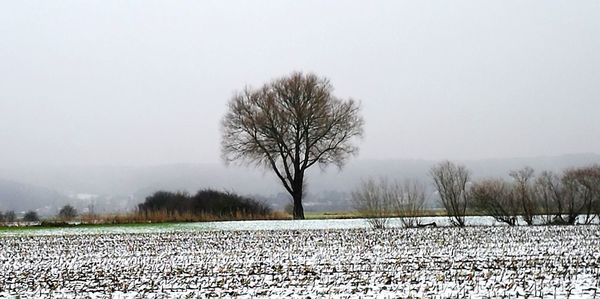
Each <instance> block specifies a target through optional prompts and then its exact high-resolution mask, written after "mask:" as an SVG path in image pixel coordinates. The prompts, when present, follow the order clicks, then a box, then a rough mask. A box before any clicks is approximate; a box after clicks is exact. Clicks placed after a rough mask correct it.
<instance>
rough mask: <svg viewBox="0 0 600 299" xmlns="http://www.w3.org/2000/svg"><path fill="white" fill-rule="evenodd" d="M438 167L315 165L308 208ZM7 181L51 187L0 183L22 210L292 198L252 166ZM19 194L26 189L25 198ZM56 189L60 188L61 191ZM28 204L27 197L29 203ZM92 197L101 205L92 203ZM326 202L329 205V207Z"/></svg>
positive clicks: (565, 159) (489, 169) (50, 174)
mask: <svg viewBox="0 0 600 299" xmlns="http://www.w3.org/2000/svg"><path fill="white" fill-rule="evenodd" d="M436 162H437V161H429V160H358V159H357V160H352V161H351V162H350V163H349V164H348V165H346V167H344V168H343V169H342V170H338V169H336V168H329V169H327V170H325V171H322V170H320V169H319V168H318V167H315V168H314V169H311V170H310V172H309V174H308V176H307V197H306V201H307V206H309V207H311V208H312V209H322V208H327V209H338V208H343V207H347V206H348V205H349V202H348V201H347V199H348V194H349V193H350V192H351V191H352V190H353V189H354V188H355V187H356V186H357V185H358V184H359V183H360V181H361V179H363V178H367V177H376V178H377V177H387V178H390V179H405V178H415V179H420V180H423V181H424V182H429V181H430V178H429V176H428V171H429V169H430V168H431V166H432V165H434V164H435V163H436ZM458 162H459V163H463V164H465V165H466V166H467V167H468V168H469V169H471V171H472V173H473V176H474V177H475V178H481V177H490V176H502V177H506V176H507V175H508V172H509V171H510V170H512V169H517V168H521V167H524V166H530V167H533V168H534V169H535V170H536V171H541V170H552V171H557V172H558V171H561V170H563V169H565V168H567V167H574V166H582V165H588V164H593V163H600V155H598V154H573V155H563V156H555V157H534V158H511V159H488V160H472V161H458ZM0 177H4V178H7V179H10V180H13V181H19V182H24V183H25V184H29V185H35V186H43V187H44V188H46V189H43V188H32V192H29V191H26V190H28V188H29V187H21V189H19V188H17V187H14V186H12V187H11V186H10V184H7V183H6V184H4V185H0V194H5V196H4V197H3V198H6V200H5V199H3V198H0V201H2V202H0V203H4V204H5V205H11V206H15V207H17V206H18V207H19V208H21V207H22V206H27V207H33V206H35V203H36V202H38V201H39V202H40V204H44V205H45V204H46V203H48V202H52V200H53V199H54V198H63V199H64V197H66V198H67V200H71V201H73V199H74V198H75V199H82V200H84V201H85V200H87V201H86V204H87V205H91V204H93V205H95V206H96V207H97V211H110V210H111V209H116V210H123V209H127V208H132V207H134V206H135V205H136V204H137V203H139V202H141V201H143V200H144V198H145V197H146V196H148V195H150V194H152V193H153V192H154V191H156V190H161V189H162V190H171V191H176V190H187V191H189V192H192V193H193V192H195V191H197V190H199V189H202V188H207V187H211V188H215V189H219V190H227V191H234V192H237V193H241V194H244V195H253V196H255V197H258V198H261V199H263V200H265V201H267V202H269V203H271V204H272V205H273V206H274V207H276V208H282V207H283V206H284V205H285V204H287V203H288V200H289V198H288V196H287V194H286V193H285V191H284V189H283V187H282V186H281V185H280V183H279V181H278V180H277V179H276V178H275V176H274V174H273V173H272V172H271V171H268V170H257V169H254V168H251V167H247V168H246V167H225V166H224V165H222V164H218V163H214V164H172V165H158V166H146V167H120V166H103V167H97V166H94V167H61V168H36V169H35V170H31V169H27V170H10V171H9V170H0ZM22 186H26V185H22ZM2 189H6V190H8V191H6V190H2ZM11 190H12V191H11ZM16 190H21V193H19V192H17V191H16ZM52 190H57V191H58V193H57V191H52ZM11 194H12V195H11ZM30 194H37V195H36V196H33V195H30ZM82 194H83V195H84V196H82ZM8 195H10V196H8ZM61 196H62V197H61ZM24 198H28V199H27V200H24ZM89 198H93V199H94V200H93V201H91V200H89ZM21 200H23V204H21V203H18V202H20V201H21ZM13 201H15V202H13ZM325 202H327V204H326V205H323V203H325ZM24 203H27V204H24ZM82 205H83V203H82ZM0 209H1V208H0Z"/></svg>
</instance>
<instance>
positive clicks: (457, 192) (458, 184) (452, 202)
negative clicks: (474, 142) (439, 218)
mask: <svg viewBox="0 0 600 299" xmlns="http://www.w3.org/2000/svg"><path fill="white" fill-rule="evenodd" d="M430 175H431V177H432V178H433V182H434V185H435V188H436V189H437V191H438V194H439V196H440V200H441V201H442V204H443V206H444V208H445V209H446V212H447V213H448V217H449V218H450V222H451V223H452V225H454V226H459V227H464V226H465V214H466V212H467V206H468V204H469V193H468V191H467V182H468V181H469V178H470V173H469V170H467V168H466V167H465V166H463V165H456V164H454V163H452V162H450V161H444V162H440V163H439V164H437V165H435V166H433V167H432V168H431V170H430Z"/></svg>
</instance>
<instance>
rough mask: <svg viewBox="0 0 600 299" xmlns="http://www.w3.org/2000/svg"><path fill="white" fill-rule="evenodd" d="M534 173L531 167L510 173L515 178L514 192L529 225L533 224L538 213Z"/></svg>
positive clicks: (524, 219) (523, 216) (522, 214)
mask: <svg viewBox="0 0 600 299" xmlns="http://www.w3.org/2000/svg"><path fill="white" fill-rule="evenodd" d="M533 173H534V171H533V168H531V167H524V168H522V169H519V170H513V171H511V172H510V173H509V175H510V176H511V177H512V178H513V180H514V184H515V189H514V192H515V196H516V198H517V202H519V204H520V205H521V217H522V218H523V221H525V223H527V225H533V219H534V217H535V216H536V215H537V213H538V211H537V209H536V205H537V202H536V199H535V192H534V189H533V185H532V178H533Z"/></svg>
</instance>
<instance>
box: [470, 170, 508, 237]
mask: <svg viewBox="0 0 600 299" xmlns="http://www.w3.org/2000/svg"><path fill="white" fill-rule="evenodd" d="M471 196H472V197H473V205H474V206H475V208H476V209H478V210H480V211H483V212H485V213H486V214H488V215H490V216H492V217H494V219H496V220H497V221H500V222H504V223H507V224H508V225H510V226H514V225H516V224H517V217H518V215H519V211H520V205H519V203H518V202H517V200H516V198H515V193H514V189H513V186H511V185H510V184H508V183H507V182H505V181H504V180H501V179H486V180H482V181H479V182H476V183H475V184H473V186H472V187H471Z"/></svg>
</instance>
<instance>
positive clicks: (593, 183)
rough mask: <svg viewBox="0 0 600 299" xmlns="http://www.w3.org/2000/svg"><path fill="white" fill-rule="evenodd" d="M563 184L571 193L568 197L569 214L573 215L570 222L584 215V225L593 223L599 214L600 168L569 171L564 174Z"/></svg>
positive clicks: (595, 166) (591, 167) (581, 168)
mask: <svg viewBox="0 0 600 299" xmlns="http://www.w3.org/2000/svg"><path fill="white" fill-rule="evenodd" d="M563 184H565V186H566V189H567V191H568V193H569V194H568V195H567V196H566V198H567V207H568V212H569V214H573V215H572V216H570V219H569V220H571V218H577V215H583V216H585V218H583V223H585V224H590V223H592V221H593V220H594V218H595V217H596V214H598V211H597V207H598V202H599V201H600V166H599V165H593V166H588V167H579V168H572V169H568V170H566V171H565V173H564V176H563ZM573 222H575V221H574V220H573Z"/></svg>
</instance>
